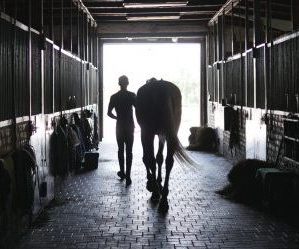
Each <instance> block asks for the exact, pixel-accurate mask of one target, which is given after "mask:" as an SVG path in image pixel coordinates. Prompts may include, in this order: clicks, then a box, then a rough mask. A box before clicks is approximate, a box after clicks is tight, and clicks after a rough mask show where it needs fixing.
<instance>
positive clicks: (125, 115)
mask: <svg viewBox="0 0 299 249" xmlns="http://www.w3.org/2000/svg"><path fill="white" fill-rule="evenodd" d="M118 84H119V86H120V90H119V91H118V92H117V93H115V94H113V95H112V96H111V97H110V102H109V106H108V112H107V115H108V116H109V117H110V118H113V119H116V140H117V145H118V162H119V167H120V171H118V172H117V175H118V176H119V177H120V179H121V180H124V179H126V187H128V186H129V185H131V183H132V180H131V167H132V159H133V153H132V148H133V142H134V128H135V126H134V120H133V106H134V107H135V100H136V94H135V93H133V92H130V91H128V90H127V87H128V85H129V79H128V77H127V76H126V75H122V76H120V77H119V79H118ZM113 109H114V110H115V113H116V115H115V114H114V113H113V112H112V111H113ZM125 149H126V171H125V168H124V164H125V159H124V152H125Z"/></svg>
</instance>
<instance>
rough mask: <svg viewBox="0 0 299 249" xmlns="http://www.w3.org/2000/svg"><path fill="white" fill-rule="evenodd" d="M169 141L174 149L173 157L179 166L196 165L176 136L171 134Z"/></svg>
mask: <svg viewBox="0 0 299 249" xmlns="http://www.w3.org/2000/svg"><path fill="white" fill-rule="evenodd" d="M169 135H170V134H169ZM170 141H171V144H172V146H173V149H174V157H175V159H176V160H177V161H178V163H179V164H180V165H181V166H195V165H197V162H195V161H194V160H193V159H192V158H191V157H190V156H189V155H188V153H187V152H186V150H185V148H184V147H183V145H182V144H181V142H180V140H179V138H178V137H177V134H175V133H174V134H172V135H171V138H170Z"/></svg>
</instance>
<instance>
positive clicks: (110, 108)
mask: <svg viewBox="0 0 299 249" xmlns="http://www.w3.org/2000/svg"><path fill="white" fill-rule="evenodd" d="M113 108H114V104H113V100H112V97H111V98H110V102H109V106H108V112H107V115H108V116H109V117H110V118H113V119H117V116H115V115H114V114H113V113H112V110H113Z"/></svg>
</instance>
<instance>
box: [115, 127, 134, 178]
mask: <svg viewBox="0 0 299 249" xmlns="http://www.w3.org/2000/svg"><path fill="white" fill-rule="evenodd" d="M116 140H117V145H118V162H119V167H120V171H121V172H123V173H124V164H125V158H124V152H125V146H126V177H127V178H130V176H131V167H132V158H133V154H132V148H133V142H134V128H132V127H122V126H116Z"/></svg>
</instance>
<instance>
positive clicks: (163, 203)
mask: <svg viewBox="0 0 299 249" xmlns="http://www.w3.org/2000/svg"><path fill="white" fill-rule="evenodd" d="M168 209H169V205H168V201H167V199H163V198H162V200H161V201H160V204H159V211H160V212H161V213H166V212H167V211H168Z"/></svg>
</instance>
